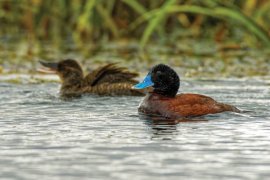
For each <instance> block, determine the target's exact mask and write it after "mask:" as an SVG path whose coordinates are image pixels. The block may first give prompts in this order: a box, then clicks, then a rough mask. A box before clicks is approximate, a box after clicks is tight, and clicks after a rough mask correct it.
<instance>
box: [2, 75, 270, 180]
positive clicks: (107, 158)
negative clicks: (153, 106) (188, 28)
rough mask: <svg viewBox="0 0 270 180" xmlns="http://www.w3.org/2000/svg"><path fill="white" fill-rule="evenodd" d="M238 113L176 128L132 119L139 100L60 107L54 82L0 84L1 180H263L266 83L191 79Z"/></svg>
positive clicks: (268, 120)
mask: <svg viewBox="0 0 270 180" xmlns="http://www.w3.org/2000/svg"><path fill="white" fill-rule="evenodd" d="M181 85H182V87H181V89H182V91H183V92H192V93H201V94H205V95H209V96H211V97H214V98H215V99H217V100H219V101H222V102H226V103H230V104H233V105H235V106H237V107H238V108H240V109H242V110H246V111H249V112H245V113H242V114H236V113H223V114H217V115H210V116H207V117H204V120H205V121H196V122H181V123H179V124H172V123H168V124H166V123H164V121H163V122H162V123H159V122H153V121H151V120H148V119H147V118H145V117H140V116H139V115H138V113H137V106H138V104H139V102H140V100H141V97H97V96H85V97H83V98H80V99H75V100H71V101H64V100H61V99H60V98H59V95H58V94H57V92H58V89H59V84H57V83H45V84H25V85H23V84H20V85H16V84H9V83H0V114H1V117H0V141H1V144H0V169H1V170H0V177H2V178H6V179H35V180H36V179H117V180H118V179H123V180H126V179H148V180H149V179H179V178H182V179H186V178H191V179H268V178H269V177H270V171H269V170H270V151H269V149H270V112H269V107H270V92H269V89H270V88H269V86H270V85H269V82H266V81H262V80H258V79H253V80H241V79H231V80H230V79H229V80H218V81H211V80H190V81H184V82H182V83H181Z"/></svg>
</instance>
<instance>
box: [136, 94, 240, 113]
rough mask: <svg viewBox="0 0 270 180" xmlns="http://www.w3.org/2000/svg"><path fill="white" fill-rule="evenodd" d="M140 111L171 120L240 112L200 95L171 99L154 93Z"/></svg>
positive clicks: (143, 103)
mask: <svg viewBox="0 0 270 180" xmlns="http://www.w3.org/2000/svg"><path fill="white" fill-rule="evenodd" d="M139 111H140V112H143V113H146V114H157V115H162V116H165V117H169V118H177V117H193V116H202V115H207V114H215V113H220V112H224V111H233V112H240V111H239V110H238V109H237V108H235V107H234V106H231V105H227V104H223V103H219V102H217V101H215V100H214V99H212V98H211V97H208V96H204V95H200V94H178V95H177V96H175V97H173V98H170V97H165V96H162V95H158V94H154V93H153V94H149V95H148V96H146V98H145V99H144V100H143V102H142V103H141V105H140V107H139Z"/></svg>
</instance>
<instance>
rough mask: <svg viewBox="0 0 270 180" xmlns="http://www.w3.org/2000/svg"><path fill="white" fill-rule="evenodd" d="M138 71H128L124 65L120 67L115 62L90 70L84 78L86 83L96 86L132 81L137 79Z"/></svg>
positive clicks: (134, 81)
mask: <svg viewBox="0 0 270 180" xmlns="http://www.w3.org/2000/svg"><path fill="white" fill-rule="evenodd" d="M137 76H138V74H137V73H133V72H130V71H128V70H127V69H126V68H124V67H119V66H117V65H116V64H115V63H110V64H107V65H105V66H102V67H100V68H98V69H96V70H94V71H93V72H90V73H89V74H88V75H87V76H86V77H85V79H84V81H85V83H86V85H89V86H95V85H98V84H102V83H132V84H135V83H137V81H136V80H135V79H134V78H135V77H137Z"/></svg>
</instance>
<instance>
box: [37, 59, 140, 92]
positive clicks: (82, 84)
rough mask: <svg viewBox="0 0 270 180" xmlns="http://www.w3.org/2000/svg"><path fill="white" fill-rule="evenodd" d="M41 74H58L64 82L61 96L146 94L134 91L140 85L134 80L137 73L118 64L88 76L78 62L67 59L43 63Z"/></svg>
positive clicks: (104, 67)
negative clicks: (134, 87)
mask: <svg viewBox="0 0 270 180" xmlns="http://www.w3.org/2000/svg"><path fill="white" fill-rule="evenodd" d="M40 63H41V64H42V65H43V67H42V69H39V71H40V72H44V73H54V74H57V75H58V76H59V77H60V79H61V82H62V86H61V89H60V94H61V96H64V97H76V96H80V95H82V94H97V95H111V96H114V95H116V96H117V95H130V96H143V95H144V94H143V93H142V92H141V91H139V90H135V89H132V86H133V85H134V84H136V83H138V82H137V81H136V80H135V79H134V78H135V77H137V73H133V72H129V71H128V70H127V69H126V68H123V67H118V66H117V65H116V64H108V65H105V66H102V67H100V68H98V69H96V70H94V71H92V72H90V73H89V74H87V75H86V76H84V75H83V70H82V68H81V66H80V65H79V64H78V62H77V61H75V60H73V59H66V60H62V61H59V62H56V63H55V62H43V61H40Z"/></svg>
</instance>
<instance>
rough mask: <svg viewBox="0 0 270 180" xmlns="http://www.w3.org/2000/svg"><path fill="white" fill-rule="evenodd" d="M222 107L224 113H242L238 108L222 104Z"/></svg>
mask: <svg viewBox="0 0 270 180" xmlns="http://www.w3.org/2000/svg"><path fill="white" fill-rule="evenodd" d="M220 106H221V109H223V111H232V112H237V113H240V112H241V111H240V110H239V109H238V108H236V107H234V106H232V105H229V104H224V103H220Z"/></svg>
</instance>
